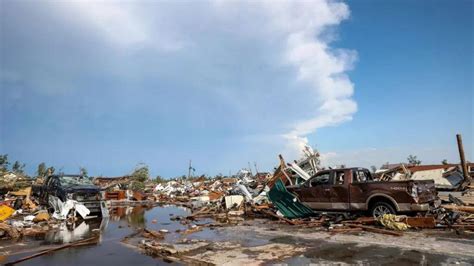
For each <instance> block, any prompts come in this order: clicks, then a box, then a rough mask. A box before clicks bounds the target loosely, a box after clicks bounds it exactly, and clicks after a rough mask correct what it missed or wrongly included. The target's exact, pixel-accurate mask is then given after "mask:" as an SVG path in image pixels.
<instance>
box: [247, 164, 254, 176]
mask: <svg viewBox="0 0 474 266" xmlns="http://www.w3.org/2000/svg"><path fill="white" fill-rule="evenodd" d="M248 164H249V171H250V175H253V173H252V167H251V166H250V162H248Z"/></svg>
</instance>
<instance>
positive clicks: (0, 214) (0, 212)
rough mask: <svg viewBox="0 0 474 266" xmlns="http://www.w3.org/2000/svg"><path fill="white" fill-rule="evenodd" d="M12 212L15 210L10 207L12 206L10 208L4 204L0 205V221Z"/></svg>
mask: <svg viewBox="0 0 474 266" xmlns="http://www.w3.org/2000/svg"><path fill="white" fill-rule="evenodd" d="M14 212H15V210H14V209H12V208H10V207H8V206H6V205H0V222H1V221H4V220H6V219H7V218H8V217H10V216H11V215H12V214H13V213H14Z"/></svg>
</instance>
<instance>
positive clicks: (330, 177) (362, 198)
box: [287, 167, 437, 218]
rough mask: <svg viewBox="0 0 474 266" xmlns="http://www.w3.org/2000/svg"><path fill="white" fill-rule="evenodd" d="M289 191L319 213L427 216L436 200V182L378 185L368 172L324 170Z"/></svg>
mask: <svg viewBox="0 0 474 266" xmlns="http://www.w3.org/2000/svg"><path fill="white" fill-rule="evenodd" d="M287 189H288V191H290V192H292V193H293V194H296V195H297V197H298V199H299V200H300V201H301V202H303V203H305V204H306V205H307V206H309V207H310V208H312V209H313V210H317V211H343V212H354V211H369V212H370V214H371V215H372V216H373V217H376V218H378V217H380V216H382V215H384V214H396V213H410V212H411V213H414V212H426V211H428V210H429V208H430V206H431V205H433V204H434V202H435V200H436V199H437V192H436V188H435V184H434V181H433V180H400V181H390V182H385V181H377V180H374V179H373V177H372V175H371V173H370V172H369V170H367V169H365V168H358V167H355V168H346V169H331V170H323V171H320V172H318V173H317V174H316V175H314V176H312V177H311V178H310V179H308V180H307V181H306V182H304V183H302V184H301V185H296V186H288V187H287Z"/></svg>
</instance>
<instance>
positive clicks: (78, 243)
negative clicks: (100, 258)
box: [5, 236, 99, 266]
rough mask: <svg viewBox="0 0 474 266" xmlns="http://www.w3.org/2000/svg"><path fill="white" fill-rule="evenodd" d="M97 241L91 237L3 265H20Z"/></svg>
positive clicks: (96, 237)
mask: <svg viewBox="0 0 474 266" xmlns="http://www.w3.org/2000/svg"><path fill="white" fill-rule="evenodd" d="M98 241H99V236H93V237H90V238H86V239H82V240H79V241H76V242H72V243H68V244H64V245H62V246H59V247H55V248H51V249H47V250H44V251H41V252H38V253H35V254H33V255H30V256H26V257H23V258H21V259H18V260H16V261H12V262H8V263H6V264H5V265H6V266H9V265H15V264H17V263H20V262H23V261H26V260H29V259H32V258H36V257H39V256H43V255H44V254H47V253H50V252H53V251H58V250H61V249H65V248H69V247H74V246H83V245H91V244H96V243H97V242H98Z"/></svg>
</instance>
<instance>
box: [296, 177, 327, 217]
mask: <svg viewBox="0 0 474 266" xmlns="http://www.w3.org/2000/svg"><path fill="white" fill-rule="evenodd" d="M329 181H330V173H329V172H323V173H319V174H317V175H315V176H314V177H312V178H311V179H309V180H308V181H306V182H305V184H304V185H303V186H302V187H301V192H300V193H299V195H300V200H301V201H302V202H304V203H305V204H306V205H308V206H309V207H310V208H312V209H315V210H328V209H330V207H331V201H330V187H331V185H330V184H329Z"/></svg>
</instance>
